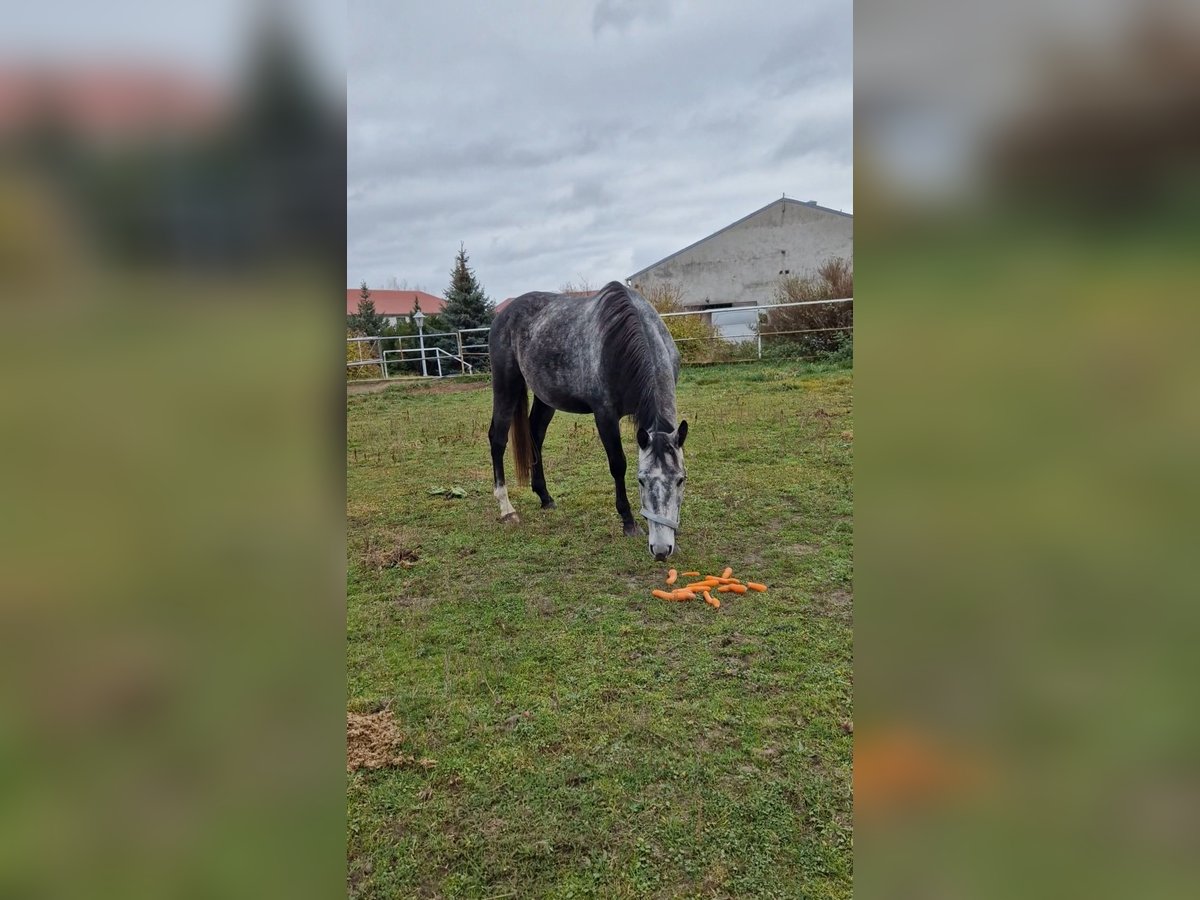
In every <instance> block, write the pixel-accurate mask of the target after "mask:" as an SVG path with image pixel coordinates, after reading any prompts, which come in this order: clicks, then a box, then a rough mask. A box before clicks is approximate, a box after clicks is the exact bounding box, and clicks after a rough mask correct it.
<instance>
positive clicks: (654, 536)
mask: <svg viewBox="0 0 1200 900" xmlns="http://www.w3.org/2000/svg"><path fill="white" fill-rule="evenodd" d="M687 427H688V426H687V422H686V421H684V422H680V423H679V428H678V429H676V430H675V431H646V430H645V429H644V428H639V429H638V433H637V440H638V491H639V493H640V494H641V496H642V515H643V516H645V517H646V522H647V524H648V525H649V526H650V553H651V554H653V556H654V558H655V559H657V560H660V561H661V560H664V559H666V558H667V557H668V556H670V555H671V554H672V553H674V552H675V535H676V533H677V532H678V531H679V509H680V507H681V506H682V505H683V483H684V481H686V480H687V473H686V472H685V471H684V468H683V441H684V439H685V438H686V437H687Z"/></svg>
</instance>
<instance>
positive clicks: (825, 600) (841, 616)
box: [813, 588, 854, 624]
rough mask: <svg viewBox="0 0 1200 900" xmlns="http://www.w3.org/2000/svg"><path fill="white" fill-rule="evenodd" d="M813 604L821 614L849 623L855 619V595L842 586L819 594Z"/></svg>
mask: <svg viewBox="0 0 1200 900" xmlns="http://www.w3.org/2000/svg"><path fill="white" fill-rule="evenodd" d="M813 606H814V608H815V609H816V610H817V612H819V613H820V614H821V615H824V616H828V617H829V618H831V619H836V620H837V621H839V622H845V623H847V624H849V623H850V622H853V621H854V595H853V594H852V593H850V592H849V591H846V590H842V589H841V588H839V589H837V590H834V591H829V592H827V593H825V594H818V595H817V596H816V597H815V598H814V600H813Z"/></svg>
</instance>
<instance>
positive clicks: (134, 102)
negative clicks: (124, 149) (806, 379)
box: [0, 65, 231, 139]
mask: <svg viewBox="0 0 1200 900" xmlns="http://www.w3.org/2000/svg"><path fill="white" fill-rule="evenodd" d="M230 109H231V106H230V103H229V100H228V98H227V97H226V96H224V95H223V94H222V93H221V91H220V90H219V89H218V88H216V87H215V86H214V85H211V84H207V83H205V82H203V81H201V80H199V79H196V78H192V77H190V76H188V75H186V74H184V73H182V72H178V71H172V70H170V69H165V68H163V67H150V66H146V67H139V66H136V65H128V66H125V65H120V66H119V65H93V66H80V67H53V66H49V65H46V66H27V67H15V66H7V67H4V68H2V69H0V133H3V134H19V133H21V132H23V131H26V130H28V129H30V128H32V127H35V126H36V125H37V124H38V123H39V122H40V121H42V120H43V119H44V117H50V118H52V119H54V120H57V122H59V123H60V124H61V125H63V126H64V127H65V128H67V129H68V130H69V131H70V132H71V133H72V134H73V135H75V136H78V137H83V138H104V139H107V138H114V137H121V138H136V137H143V136H149V135H156V134H163V135H166V134H180V133H186V134H195V133H198V132H203V131H205V130H207V129H210V128H212V127H213V126H215V125H217V124H219V123H220V122H221V120H222V119H223V118H224V117H225V116H226V115H227V114H228V112H229V111H230Z"/></svg>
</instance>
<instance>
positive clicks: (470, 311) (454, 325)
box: [439, 244, 495, 331]
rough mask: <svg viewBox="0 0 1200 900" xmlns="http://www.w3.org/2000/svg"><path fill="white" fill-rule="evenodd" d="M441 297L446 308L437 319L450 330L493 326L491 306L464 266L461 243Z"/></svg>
mask: <svg viewBox="0 0 1200 900" xmlns="http://www.w3.org/2000/svg"><path fill="white" fill-rule="evenodd" d="M443 296H445V298H446V306H445V308H444V309H443V310H442V312H441V314H440V316H439V318H440V319H441V322H442V324H443V325H444V326H445V327H446V328H448V329H449V330H450V331H462V330H463V329H464V328H485V327H487V326H489V325H491V324H492V316H493V314H494V312H495V309H494V306H493V304H492V301H491V300H489V299H488V298H487V296H486V295H485V294H484V293H483V288H482V287H480V285H479V282H478V281H477V280H476V279H475V273H474V272H472V271H471V267H470V266H468V265H467V251H466V249H465V248H464V247H463V246H462V245H461V244H460V245H459V247H458V257H457V258H456V259H455V261H454V271H453V272H451V273H450V287H448V288H446V290H445V293H444V294H443Z"/></svg>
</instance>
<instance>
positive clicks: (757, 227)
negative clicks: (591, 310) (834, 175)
mask: <svg viewBox="0 0 1200 900" xmlns="http://www.w3.org/2000/svg"><path fill="white" fill-rule="evenodd" d="M838 256H840V257H844V258H846V259H851V260H852V259H853V258H854V216H852V215H851V214H850V213H845V212H841V211H840V210H836V209H829V208H828V207H825V206H820V205H818V204H817V202H816V201H815V200H809V201H806V202H801V201H799V200H792V199H791V198H788V197H783V198H781V199H779V200H774V201H772V202H771V203H768V204H767V205H766V206H764V207H763V208H762V209H758V210H755V211H754V212H752V213H750V214H749V215H748V216H744V217H743V218H741V219H738V220H737V221H736V222H733V223H732V224H730V225H726V226H725V227H724V228H722V229H720V230H719V231H715V232H713V233H712V234H710V235H709V236H708V237H705V238H701V239H700V240H698V241H696V242H695V243H693V244H689V245H688V246H686V247H684V248H683V249H682V250H677V251H676V252H674V253H672V254H671V255H670V256H665V257H663V258H662V259H660V260H659V261H658V262H656V263H652V264H651V265H649V266H646V267H645V268H644V269H640V270H639V271H637V272H634V273H633V274H632V275H630V276H629V277H628V278H627V279H626V280H625V283H626V284H628V285H630V286H631V287H633V288H634V289H635V290H637V291H639V292H641V293H642V294H646V293H647V292H649V291H652V290H653V289H654V287H655V286H659V285H667V284H670V285H673V286H675V287H677V288H678V289H679V290H680V291H681V292H682V294H683V304H684V306H685V307H686V308H688V309H701V310H710V311H712V310H730V312H721V313H715V314H714V315H712V316H711V317H710V318H711V319H712V322H713V324H714V325H716V326H717V328H718V330H719V331H720V332H721V334H722V336H724V337H726V338H731V339H737V338H743V339H744V338H748V337H750V336H751V335H752V334H753V331H752V330H751V327H750V326H751V325H752V324H753V323H754V322H755V321H756V320H757V314H756V313H754V312H749V311H747V312H741V313H739V312H736V311H733V310H736V309H737V308H738V307H746V306H757V305H762V304H766V303H768V302H769V301H770V300H771V297H772V294H773V292H774V289H775V284H776V283H777V282H778V280H779V279H780V278H781V277H782V276H784V275H806V274H810V273H813V272H815V271H816V269H817V267H818V266H820V265H821V264H822V263H823V262H825V261H826V260H828V259H831V258H833V257H838Z"/></svg>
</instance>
